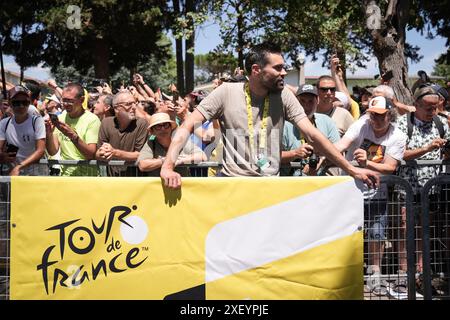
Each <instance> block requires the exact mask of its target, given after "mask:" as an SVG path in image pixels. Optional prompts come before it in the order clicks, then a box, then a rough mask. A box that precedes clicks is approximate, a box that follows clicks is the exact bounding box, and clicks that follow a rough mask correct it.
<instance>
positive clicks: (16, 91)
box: [0, 86, 46, 176]
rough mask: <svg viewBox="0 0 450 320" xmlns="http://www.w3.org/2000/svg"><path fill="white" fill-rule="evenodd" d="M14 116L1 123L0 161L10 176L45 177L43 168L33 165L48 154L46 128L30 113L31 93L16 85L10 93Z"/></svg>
mask: <svg viewBox="0 0 450 320" xmlns="http://www.w3.org/2000/svg"><path fill="white" fill-rule="evenodd" d="M8 95H9V104H10V106H11V108H12V112H13V115H12V116H11V117H7V118H5V119H3V120H2V121H1V122H0V150H1V152H0V159H1V162H2V163H6V164H7V166H8V171H9V175H11V176H17V175H45V174H46V171H44V170H43V169H44V167H42V166H39V165H33V164H35V163H36V162H38V161H39V159H41V158H42V157H43V155H44V151H45V125H44V120H43V118H42V117H40V116H36V115H33V116H31V115H30V114H29V113H28V107H29V105H30V92H29V90H28V89H26V88H25V87H23V86H15V87H13V88H12V89H10V90H9V92H8Z"/></svg>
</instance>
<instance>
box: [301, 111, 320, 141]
mask: <svg viewBox="0 0 450 320" xmlns="http://www.w3.org/2000/svg"><path fill="white" fill-rule="evenodd" d="M311 123H312V125H313V126H314V127H315V128H317V125H316V117H314V115H313V116H312V119H311ZM304 143H306V140H305V138H303V135H302V132H301V131H300V145H302V144H304Z"/></svg>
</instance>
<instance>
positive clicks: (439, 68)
mask: <svg viewBox="0 0 450 320" xmlns="http://www.w3.org/2000/svg"><path fill="white" fill-rule="evenodd" d="M431 74H432V75H433V76H440V77H444V78H445V79H446V80H447V81H448V80H449V79H450V65H448V64H444V63H436V64H435V65H434V68H433V72H432V73H431ZM438 82H439V83H440V84H441V85H444V86H446V85H447V84H446V83H445V81H444V80H442V81H438Z"/></svg>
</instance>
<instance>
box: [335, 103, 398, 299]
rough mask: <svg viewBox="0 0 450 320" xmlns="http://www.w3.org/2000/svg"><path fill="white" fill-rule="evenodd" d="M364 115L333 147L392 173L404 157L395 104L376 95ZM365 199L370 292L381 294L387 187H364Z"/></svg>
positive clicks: (383, 291)
mask: <svg viewBox="0 0 450 320" xmlns="http://www.w3.org/2000/svg"><path fill="white" fill-rule="evenodd" d="M367 114H368V115H369V117H362V118H361V119H359V120H358V121H356V122H355V123H353V124H352V125H351V126H350V128H348V130H347V132H346V133H345V135H344V136H343V137H342V139H341V140H339V141H338V142H337V143H335V146H336V148H337V149H338V150H339V151H341V152H343V151H347V153H346V157H347V159H348V160H349V161H352V160H356V161H357V162H358V164H359V166H361V167H364V168H369V169H372V170H374V171H377V172H380V173H382V174H392V173H393V172H395V170H396V169H397V166H398V165H399V164H400V161H401V160H402V159H403V154H404V152H405V143H406V136H405V134H403V133H402V132H401V131H400V130H399V129H397V128H396V126H395V120H396V111H395V106H394V105H393V103H392V101H391V100H389V99H387V98H385V97H375V98H373V99H371V100H370V101H369V107H368V109H367ZM364 198H365V199H366V201H365V202H364V213H365V215H366V216H365V220H367V221H369V227H368V237H369V268H368V274H369V275H370V276H371V280H370V282H369V283H368V284H369V288H370V289H371V290H372V293H374V294H377V295H384V294H387V291H388V285H387V283H386V282H385V281H383V280H382V277H381V261H382V257H383V252H384V242H385V241H386V240H387V230H386V229H387V224H388V216H387V206H386V201H387V188H386V186H385V185H382V186H381V188H380V189H378V190H377V191H376V192H371V191H370V190H365V191H364ZM368 200H370V201H368Z"/></svg>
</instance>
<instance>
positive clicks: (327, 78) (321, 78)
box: [316, 74, 336, 88]
mask: <svg viewBox="0 0 450 320" xmlns="http://www.w3.org/2000/svg"><path fill="white" fill-rule="evenodd" d="M322 80H331V81H333V82H334V83H336V81H334V79H333V77H331V76H329V75H327V74H324V75H322V76H320V77H319V79H317V83H316V87H317V88H319V83H320V81H322Z"/></svg>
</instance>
